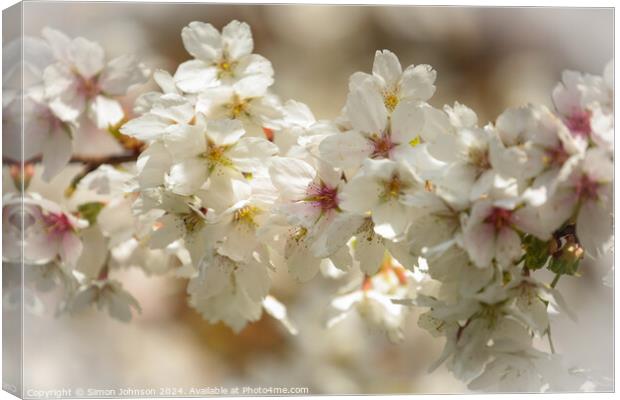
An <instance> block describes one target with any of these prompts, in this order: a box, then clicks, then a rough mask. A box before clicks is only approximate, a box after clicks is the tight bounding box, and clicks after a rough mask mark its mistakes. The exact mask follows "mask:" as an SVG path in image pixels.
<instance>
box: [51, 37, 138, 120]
mask: <svg viewBox="0 0 620 400" xmlns="http://www.w3.org/2000/svg"><path fill="white" fill-rule="evenodd" d="M43 36H44V37H45V38H46V39H47V41H48V43H49V44H50V46H51V48H52V51H53V53H54V56H55V58H56V59H57V60H58V61H57V62H56V63H55V64H52V65H50V66H49V67H47V68H46V69H45V71H44V73H43V79H44V82H45V96H46V98H49V99H51V100H50V107H52V109H54V111H55V113H56V114H57V115H59V116H60V117H61V119H63V120H71V119H77V118H78V117H79V116H81V115H82V114H83V113H84V112H86V113H87V114H88V116H89V118H90V119H91V120H92V121H93V122H94V123H95V125H97V127H99V128H108V127H109V126H114V125H116V124H117V123H119V122H120V121H121V120H122V118H123V116H124V115H125V113H124V111H123V109H122V107H121V105H120V103H119V102H118V100H116V99H115V97H116V96H121V95H124V94H125V93H127V90H128V88H129V87H130V86H132V85H135V84H139V83H143V82H144V81H145V78H146V75H147V71H146V70H145V69H144V67H142V66H141V65H138V63H137V61H136V59H135V58H134V57H133V56H120V57H117V58H114V59H112V60H110V61H108V62H107V63H106V60H105V53H104V50H103V48H102V47H101V46H100V45H99V44H97V43H95V42H92V41H90V40H87V39H85V38H82V37H78V38H75V39H71V38H69V37H67V36H65V34H63V33H62V32H60V31H57V30H54V29H50V28H46V29H44V30H43Z"/></svg>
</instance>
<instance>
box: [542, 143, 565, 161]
mask: <svg viewBox="0 0 620 400" xmlns="http://www.w3.org/2000/svg"><path fill="white" fill-rule="evenodd" d="M568 157H569V155H568V153H567V152H566V150H564V146H562V145H561V144H560V145H558V146H556V147H554V148H551V149H547V150H546V151H545V155H544V157H543V162H544V163H545V165H548V166H549V165H553V166H562V165H564V163H565V162H566V160H568Z"/></svg>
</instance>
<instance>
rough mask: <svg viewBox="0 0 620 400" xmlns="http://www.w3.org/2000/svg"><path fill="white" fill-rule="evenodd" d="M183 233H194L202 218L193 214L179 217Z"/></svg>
mask: <svg viewBox="0 0 620 400" xmlns="http://www.w3.org/2000/svg"><path fill="white" fill-rule="evenodd" d="M181 219H182V220H183V225H184V226H185V231H186V232H188V233H191V232H194V231H195V230H196V228H198V227H199V226H200V225H201V223H202V221H203V220H202V217H201V216H200V215H199V214H198V213H195V212H190V213H188V214H184V215H182V216H181Z"/></svg>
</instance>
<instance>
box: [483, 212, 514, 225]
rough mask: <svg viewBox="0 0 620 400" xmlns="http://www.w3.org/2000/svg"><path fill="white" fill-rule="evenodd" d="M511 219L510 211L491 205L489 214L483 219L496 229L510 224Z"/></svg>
mask: <svg viewBox="0 0 620 400" xmlns="http://www.w3.org/2000/svg"><path fill="white" fill-rule="evenodd" d="M511 220H512V211H510V210H506V209H505V208H501V207H493V209H492V210H491V212H490V213H489V215H488V216H487V217H486V219H485V220H484V222H485V223H487V224H491V225H493V226H494V227H495V230H496V231H499V230H501V229H502V228H505V227H508V226H510V223H511Z"/></svg>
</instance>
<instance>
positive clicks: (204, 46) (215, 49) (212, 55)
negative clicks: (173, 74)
mask: <svg viewBox="0 0 620 400" xmlns="http://www.w3.org/2000/svg"><path fill="white" fill-rule="evenodd" d="M181 37H182V38H183V45H184V46H185V49H186V50H187V52H188V53H189V54H191V55H192V56H194V57H195V58H197V59H199V60H203V61H208V62H211V61H216V60H218V59H219V58H220V57H221V56H222V38H221V36H220V33H219V32H218V31H217V29H215V28H214V27H213V25H211V24H206V23H204V22H198V21H194V22H190V24H189V25H188V26H186V27H185V28H183V31H182V32H181Z"/></svg>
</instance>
